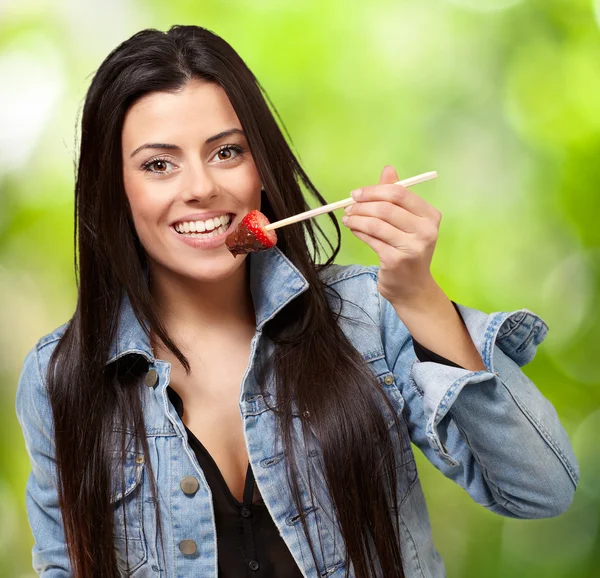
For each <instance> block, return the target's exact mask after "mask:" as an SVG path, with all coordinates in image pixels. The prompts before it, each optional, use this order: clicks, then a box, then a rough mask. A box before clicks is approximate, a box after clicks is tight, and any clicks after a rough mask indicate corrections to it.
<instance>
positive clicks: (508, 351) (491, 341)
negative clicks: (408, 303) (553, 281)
mask: <svg viewBox="0 0 600 578" xmlns="http://www.w3.org/2000/svg"><path fill="white" fill-rule="evenodd" d="M379 299H380V305H381V325H380V327H381V335H382V341H383V344H384V350H385V355H386V359H387V361H388V366H389V367H390V369H392V371H393V372H394V374H395V375H396V378H397V383H398V384H399V385H400V387H401V393H402V395H403V397H404V399H405V410H404V411H405V412H406V416H407V419H408V422H409V430H410V434H411V439H412V441H413V443H415V444H416V445H418V446H419V448H420V449H421V450H422V451H423V453H424V454H425V455H426V456H427V458H428V459H429V460H430V461H431V462H432V463H433V464H434V465H435V466H436V467H437V468H438V469H440V470H441V471H442V472H443V473H444V475H446V476H447V477H449V478H451V479H452V480H454V481H455V482H456V483H458V484H459V485H460V486H462V487H463V488H464V489H465V490H466V491H467V492H468V493H469V495H470V496H471V497H472V498H473V499H474V500H475V501H476V502H478V503H479V504H481V505H483V506H485V507H486V508H488V509H490V510H492V511H494V512H496V513H499V514H502V515H505V516H511V517H518V518H543V517H551V516H556V515H559V514H561V513H563V512H564V511H565V510H566V509H567V508H568V507H569V506H570V504H571V502H572V499H573V494H574V491H575V487H576V484H577V481H578V478H579V469H578V465H577V460H576V458H575V456H574V454H573V450H572V448H571V444H570V442H569V439H568V436H567V434H566V432H565V430H564V428H563V427H562V425H561V423H560V421H559V419H558V416H557V413H556V410H555V409H554V407H553V406H552V404H551V403H550V402H549V401H548V400H547V399H546V398H545V397H544V396H543V395H542V393H541V392H540V391H539V389H538V388H537V387H536V386H535V385H534V384H533V382H532V381H531V380H530V379H529V378H528V377H527V376H526V375H525V374H524V373H523V371H522V370H521V366H523V365H525V364H527V363H529V362H530V361H531V360H532V359H533V357H534V355H535V350H536V348H537V346H538V345H539V344H540V343H541V342H542V341H543V339H544V338H545V336H546V334H547V331H548V327H547V326H546V324H545V323H544V321H543V320H542V319H541V318H539V317H538V316H537V315H535V314H533V313H532V312H530V311H528V310H527V309H522V310H519V311H514V312H512V313H506V312H501V313H493V314H491V315H488V314H486V313H483V312H481V311H478V310H476V309H471V308H468V307H465V306H462V305H457V307H458V310H459V311H460V317H462V321H461V323H463V322H464V327H465V329H466V331H467V332H468V335H469V337H470V340H471V342H472V344H473V346H474V347H475V349H476V351H477V354H478V355H479V357H480V358H481V360H482V362H483V364H484V367H485V369H484V370H481V371H472V370H469V369H463V368H458V367H450V366H448V365H442V364H440V363H434V362H429V361H427V362H420V361H419V360H418V359H417V358H416V357H415V356H414V352H413V351H412V348H410V347H406V339H407V338H410V334H409V332H408V330H407V327H406V325H405V324H404V322H403V320H401V319H400V316H399V315H398V313H397V312H396V311H395V309H394V307H393V306H392V305H391V303H390V302H388V301H387V300H386V299H384V298H383V297H381V296H380V297H379ZM411 321H412V323H413V324H415V323H418V316H417V315H416V314H415V315H414V316H413V317H412V318H411ZM436 321H437V320H436V319H433V318H427V319H426V318H425V317H423V321H422V323H423V324H425V325H427V326H428V327H429V331H430V336H428V335H425V333H424V332H423V331H421V332H419V335H420V341H421V340H422V341H426V343H425V344H424V345H426V346H429V347H431V348H433V347H436V349H437V350H435V351H436V353H442V354H444V355H446V356H447V357H452V358H454V359H457V360H460V359H463V358H464V356H462V357H461V355H462V352H461V351H458V350H456V351H454V350H452V351H451V350H450V349H451V347H454V346H455V344H451V347H450V348H444V347H439V346H438V345H437V344H438V343H440V342H443V341H444V335H443V334H438V335H433V333H431V332H432V331H433V329H434V326H435V325H436ZM413 330H414V328H413ZM423 336H424V337H423Z"/></svg>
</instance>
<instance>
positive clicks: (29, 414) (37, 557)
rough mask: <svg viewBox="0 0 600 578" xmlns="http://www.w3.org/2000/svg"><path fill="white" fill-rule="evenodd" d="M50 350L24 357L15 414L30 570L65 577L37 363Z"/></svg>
mask: <svg viewBox="0 0 600 578" xmlns="http://www.w3.org/2000/svg"><path fill="white" fill-rule="evenodd" d="M50 349H51V347H50V346H49V345H46V346H44V349H43V351H42V353H40V352H39V351H38V348H37V346H36V347H34V348H33V349H32V350H31V351H30V352H29V353H28V354H27V357H26V358H25V361H24V364H23V369H22V371H21V376H20V379H19V385H18V388H17V396H16V412H17V418H18V420H19V423H20V424H21V428H22V430H23V437H24V438H25V446H26V448H27V452H28V454H29V459H30V461H31V473H30V475H29V479H28V481H27V487H26V506H27V515H28V518H29V525H30V526H31V531H32V533H33V537H34V540H35V543H34V546H33V550H32V562H33V569H34V570H35V571H36V573H37V574H38V575H39V576H43V577H44V578H67V577H69V576H72V571H71V567H70V563H69V558H68V553H67V546H66V542H65V539H64V530H63V525H62V516H61V512H60V508H59V504H58V492H57V489H56V465H55V460H54V455H55V449H54V434H53V428H52V422H53V420H52V412H51V409H50V405H49V402H48V397H47V394H46V388H45V383H44V379H43V377H42V375H43V372H42V370H41V369H40V361H39V355H40V354H43V355H44V357H45V358H46V357H49V352H50Z"/></svg>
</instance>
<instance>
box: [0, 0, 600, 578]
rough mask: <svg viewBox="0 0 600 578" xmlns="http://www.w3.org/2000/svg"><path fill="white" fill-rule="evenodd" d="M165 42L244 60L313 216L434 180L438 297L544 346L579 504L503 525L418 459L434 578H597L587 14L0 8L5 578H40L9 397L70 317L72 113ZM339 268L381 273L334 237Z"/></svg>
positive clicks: (238, 6) (576, 4) (350, 0)
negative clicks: (102, 81)
mask: <svg viewBox="0 0 600 578" xmlns="http://www.w3.org/2000/svg"><path fill="white" fill-rule="evenodd" d="M175 23H193V24H198V25H201V26H205V27H207V28H209V29H211V30H213V31H214V32H216V33H217V34H220V35H221V36H223V37H224V38H225V39H226V40H227V41H228V42H229V43H230V44H232V45H233V47H234V48H235V49H236V50H238V52H239V53H240V54H241V55H242V57H243V58H244V59H245V60H246V62H247V63H248V64H249V66H250V67H251V68H252V69H253V71H254V72H255V74H256V75H257V77H258V79H259V80H260V82H261V83H262V85H263V86H264V88H265V89H266V91H267V92H268V94H269V96H270V97H271V99H272V101H273V103H274V105H275V107H276V108H277V109H278V111H279V113H280V115H281V117H282V119H283V122H284V123H285V125H286V127H287V129H288V131H289V133H290V135H291V139H292V141H293V142H292V144H293V146H294V150H295V151H296V152H297V154H298V155H299V157H300V159H301V161H302V164H303V166H304V168H305V169H306V170H307V172H308V174H309V175H310V176H311V177H312V179H313V180H314V183H315V184H316V185H317V187H318V188H319V189H320V191H321V192H322V194H323V195H324V196H325V197H326V198H327V200H328V201H329V202H333V201H335V200H338V199H342V198H345V197H347V196H348V194H349V192H350V191H351V190H352V189H354V188H356V187H359V186H362V185H366V184H374V183H376V182H377V180H378V178H379V173H380V171H381V169H382V168H383V166H384V165H385V164H388V163H389V164H393V165H394V166H395V167H396V169H397V170H398V173H399V174H400V176H401V178H404V177H408V176H412V175H415V174H418V173H421V172H425V171H429V170H437V171H438V172H439V179H437V180H436V181H432V182H429V183H425V184H422V185H419V186H418V189H417V188H415V189H414V191H415V192H416V193H417V194H419V195H421V196H422V197H424V198H425V199H427V200H428V201H429V202H430V203H432V204H433V205H434V206H436V207H437V208H438V209H440V210H441V212H442V213H443V216H444V217H443V221H442V226H441V229H440V237H439V241H438V246H437V250H436V255H435V257H434V261H433V273H434V276H435V278H436V279H437V281H438V283H439V284H440V285H441V286H442V288H443V289H444V290H445V291H446V292H447V294H448V295H449V296H450V297H451V298H452V299H454V300H455V301H458V302H460V303H464V304H466V305H469V306H471V307H476V308H479V309H481V310H484V311H487V312H492V311H500V310H503V311H509V310H514V309H519V308H522V307H526V308H528V309H530V310H532V311H534V312H535V313H537V314H539V315H541V316H542V317H543V318H544V319H545V320H546V321H547V322H548V324H549V325H550V333H549V335H548V337H547V339H546V341H545V342H544V343H543V344H542V346H541V347H540V349H539V350H538V354H537V356H536V358H535V360H534V361H533V362H532V363H531V364H529V365H528V366H526V367H525V368H524V371H525V373H526V374H527V375H529V376H530V377H531V378H532V379H533V380H534V382H535V383H536V384H537V385H538V387H539V388H540V389H541V390H542V392H543V393H544V394H545V395H546V396H547V397H548V398H549V399H550V400H551V401H552V403H553V404H554V405H555V406H556V408H557V410H558V412H559V415H560V417H561V420H562V422H563V424H564V426H565V428H566V429H567V430H568V432H569V434H570V435H571V436H572V441H573V444H574V447H575V451H576V454H577V456H578V458H579V461H580V466H581V481H580V484H579V488H578V491H577V493H576V497H575V501H574V504H573V506H572V508H571V509H570V511H569V512H567V513H565V514H563V515H562V516H560V517H558V518H554V519H550V520H539V521H518V520H510V519H505V518H501V517H499V516H497V515H495V514H492V513H490V512H488V511H487V510H485V509H484V508H481V507H480V506H477V505H476V504H475V503H473V502H472V501H471V500H470V499H469V498H468V496H467V495H466V493H465V492H464V491H463V490H461V489H460V488H459V487H458V486H456V485H454V484H453V483H452V482H450V481H448V480H447V479H445V478H444V477H443V476H442V475H441V474H440V473H439V472H438V471H437V470H435V469H434V468H433V467H432V466H431V465H430V464H429V463H428V462H427V461H426V460H425V459H424V458H423V457H422V456H421V454H420V453H418V452H417V454H418V455H417V459H418V465H419V469H420V472H421V476H422V478H423V484H424V489H425V493H426V497H427V499H428V503H429V510H430V515H431V519H432V524H433V532H434V537H435V540H436V543H437V546H438V549H439V550H440V552H441V554H442V556H443V558H444V559H445V562H446V565H447V570H448V575H449V576H451V577H464V578H470V577H473V578H475V577H477V578H480V577H488V578H494V577H511V578H519V577H528V578H529V577H538V576H539V577H542V576H543V577H544V578H567V577H568V578H592V577H598V576H600V570H599V569H598V568H599V564H600V450H599V448H598V445H599V442H600V389H599V386H600V323H599V321H600V311H599V309H600V303H599V300H598V295H599V285H600V227H599V226H598V220H599V215H600V195H599V192H598V186H599V184H600V29H599V26H600V1H596V2H594V1H593V0H369V2H364V1H360V2H359V1H358V0H327V1H316V0H295V1H288V2H286V1H284V0H248V1H242V0H229V1H227V2H214V1H211V2H209V1H207V0H202V1H199V0H196V1H194V2H192V1H186V0H169V2H167V3H165V2H159V1H157V0H149V1H145V2H141V1H134V0H103V1H102V2H100V1H99V0H98V1H96V2H90V1H86V2H83V1H81V0H59V1H57V0H55V1H53V2H50V1H44V0H38V1H33V0H31V1H30V0H1V1H0V402H1V403H0V520H1V522H0V577H10V578H13V577H16V578H25V577H33V576H34V573H33V571H32V570H31V547H32V545H33V539H32V536H31V533H30V529H29V525H28V521H27V516H26V510H25V497H24V488H25V483H26V479H27V476H28V474H29V460H28V456H27V453H26V451H25V446H24V443H23V438H22V435H21V431H20V428H19V425H18V422H17V420H16V417H15V412H14V395H15V389H16V385H17V380H18V376H19V373H20V370H21V365H22V362H23V359H24V357H25V354H26V352H27V351H28V350H29V349H30V348H31V347H32V346H33V345H34V343H35V342H36V341H37V339H38V338H39V337H41V336H42V335H45V334H46V333H48V332H50V331H51V330H52V329H54V328H55V327H57V326H58V325H60V324H62V323H63V322H65V321H66V320H67V319H69V318H70V316H71V314H72V312H73V310H74V306H75V298H76V286H75V277H74V271H73V241H72V236H73V184H74V160H75V157H76V155H77V147H76V135H77V123H78V120H79V114H80V112H81V107H82V104H83V99H84V96H85V91H86V89H87V87H88V86H89V82H90V80H91V78H92V75H93V73H94V71H95V70H96V68H97V67H98V66H99V65H100V63H101V62H102V60H103V59H104V58H105V57H106V55H107V54H108V53H109V51H110V50H112V49H113V48H114V47H115V46H117V45H118V44H119V43H120V42H121V41H123V40H125V39H126V38H128V37H129V36H131V35H132V34H134V33H135V32H137V31H138V30H140V29H142V28H147V27H154V28H158V29H161V30H166V29H167V28H168V27H169V26H170V25H171V24H175ZM321 218H322V219H323V221H324V222H325V223H326V219H324V218H323V217H321ZM338 262H340V263H351V262H358V263H363V264H369V265H370V264H377V257H376V255H375V253H374V252H372V251H371V249H370V248H369V247H368V246H367V245H365V244H363V243H362V242H361V241H359V240H358V239H357V238H356V237H354V236H353V235H352V234H351V233H349V231H347V230H346V229H345V230H344V238H343V250H342V252H341V254H340V256H339V259H338Z"/></svg>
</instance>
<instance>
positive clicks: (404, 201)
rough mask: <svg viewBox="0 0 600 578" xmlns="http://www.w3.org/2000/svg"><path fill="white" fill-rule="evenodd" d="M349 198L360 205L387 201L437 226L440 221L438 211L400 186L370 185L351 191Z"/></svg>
mask: <svg viewBox="0 0 600 578" xmlns="http://www.w3.org/2000/svg"><path fill="white" fill-rule="evenodd" d="M351 196H352V198H353V199H354V200H355V201H360V202H361V203H363V202H365V201H387V202H389V203H394V204H395V205H398V206H399V207H402V208H404V209H405V210H407V211H409V212H411V213H412V214H413V215H417V216H418V217H426V218H429V219H432V220H433V221H434V222H435V223H437V224H439V222H440V221H441V219H442V215H441V213H440V211H438V210H437V209H436V208H435V207H433V206H432V205H430V204H429V203H428V202H427V201H425V200H424V199H422V198H421V197H419V196H418V195H415V194H414V193H413V192H412V191H409V190H408V189H407V188H406V187H403V186H402V185H394V184H377V185H370V186H367V187H362V188H360V189H356V190H354V191H352V193H351Z"/></svg>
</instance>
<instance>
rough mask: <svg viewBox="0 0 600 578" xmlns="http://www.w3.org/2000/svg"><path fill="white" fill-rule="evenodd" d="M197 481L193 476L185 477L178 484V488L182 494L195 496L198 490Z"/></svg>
mask: <svg viewBox="0 0 600 578" xmlns="http://www.w3.org/2000/svg"><path fill="white" fill-rule="evenodd" d="M198 485H199V484H198V480H197V479H196V478H195V477H194V476H185V477H184V478H182V479H181V482H179V487H180V488H181V489H182V490H183V493H184V494H195V493H196V491H197V490H198Z"/></svg>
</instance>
